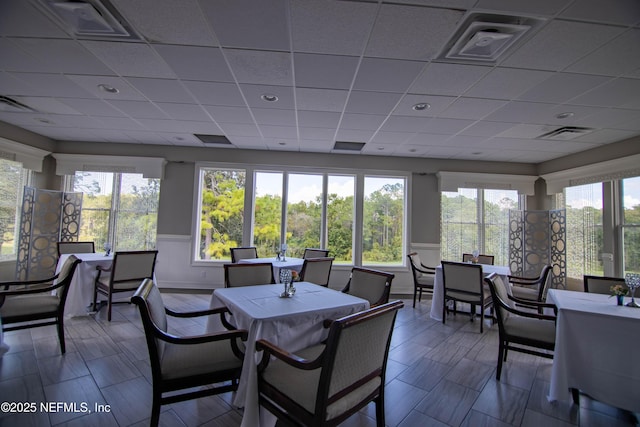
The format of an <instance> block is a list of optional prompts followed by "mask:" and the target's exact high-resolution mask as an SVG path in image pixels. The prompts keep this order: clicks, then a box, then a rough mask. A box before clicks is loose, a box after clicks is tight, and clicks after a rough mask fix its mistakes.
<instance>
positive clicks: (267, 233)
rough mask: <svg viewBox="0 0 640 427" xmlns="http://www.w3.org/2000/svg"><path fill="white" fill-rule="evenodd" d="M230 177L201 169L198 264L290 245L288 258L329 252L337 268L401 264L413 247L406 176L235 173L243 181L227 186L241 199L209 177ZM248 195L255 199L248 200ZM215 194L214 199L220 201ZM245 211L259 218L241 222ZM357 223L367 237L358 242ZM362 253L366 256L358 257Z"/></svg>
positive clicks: (271, 251)
mask: <svg viewBox="0 0 640 427" xmlns="http://www.w3.org/2000/svg"><path fill="white" fill-rule="evenodd" d="M224 171H227V172H229V170H227V169H224V168H215V167H206V166H203V167H201V168H200V169H199V176H200V178H199V187H198V188H199V192H200V193H201V196H200V202H199V206H198V208H197V210H198V212H201V219H200V221H198V229H197V231H196V233H197V235H198V236H199V238H200V241H199V244H198V248H199V254H198V255H196V260H197V261H203V260H228V259H230V255H229V249H230V248H232V247H235V246H247V245H252V246H256V247H257V249H258V255H259V256H261V257H268V256H274V255H275V252H276V251H277V250H278V249H279V248H280V245H281V244H282V243H286V244H287V254H289V255H290V256H294V257H301V256H302V254H303V251H304V249H305V248H308V247H314V248H323V247H324V248H327V249H329V251H330V254H331V256H333V257H335V261H334V263H336V264H340V263H342V264H359V263H362V264H368V265H389V264H391V265H393V264H395V265H402V263H403V249H404V248H405V246H406V243H405V242H406V237H405V234H406V232H405V229H406V227H405V220H406V180H407V178H406V177H383V176H374V175H369V174H368V175H366V176H364V175H362V176H356V175H348V174H339V173H332V172H320V171H314V172H297V171H280V170H252V168H250V167H247V168H242V169H240V168H239V169H237V170H234V171H232V172H233V173H234V174H235V176H242V177H243V178H242V179H241V180H237V179H236V180H232V181H233V183H232V184H229V183H228V185H227V186H226V187H225V188H227V189H228V191H230V192H231V193H233V194H235V196H231V193H229V194H228V195H227V196H222V194H223V192H222V190H221V189H220V182H218V181H215V180H211V179H210V178H207V177H209V176H212V175H214V176H215V175H222V174H223V172H224ZM243 174H246V175H247V176H250V177H252V178H253V179H252V180H251V181H250V182H253V185H252V186H250V185H246V182H245V179H244V176H245V175H243ZM249 174H251V175H249ZM358 180H361V185H360V188H363V191H362V194H360V195H359V197H360V198H361V200H362V206H363V212H362V213H361V214H360V215H358V214H357V213H356V199H357V195H356V188H357V182H358ZM214 188H217V190H214ZM245 191H246V192H249V193H250V194H246V195H245ZM236 192H237V193H236ZM208 193H212V194H213V193H215V195H216V197H217V198H216V197H214V196H211V197H209V196H207V194H208ZM232 199H233V202H231V200H232ZM243 201H244V204H243ZM223 202H224V203H223ZM247 203H250V207H249V208H248V207H247ZM246 212H251V213H252V221H251V223H248V222H247V221H242V218H243V216H242V215H243V214H245V213H246ZM211 213H213V215H212V214H211ZM234 218H235V219H237V221H235V223H234V224H235V225H236V227H237V229H236V230H235V232H234V234H233V236H235V237H233V238H231V236H232V234H231V233H229V232H228V227H227V226H226V223H227V222H230V221H232V219H234ZM356 224H358V226H359V227H360V229H361V230H362V238H361V241H359V242H356V233H355V230H356V228H355V227H356ZM213 230H216V231H217V230H225V232H214V231H213ZM243 236H244V238H242V237H243ZM356 245H359V246H356ZM355 247H359V248H361V250H360V251H354V248H355ZM214 248H221V250H214ZM356 253H359V254H362V255H361V259H356V257H357V255H356Z"/></svg>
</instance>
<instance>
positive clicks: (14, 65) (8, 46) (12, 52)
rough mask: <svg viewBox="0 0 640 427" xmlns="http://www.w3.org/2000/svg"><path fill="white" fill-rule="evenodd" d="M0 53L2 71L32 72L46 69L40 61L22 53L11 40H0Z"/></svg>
mask: <svg viewBox="0 0 640 427" xmlns="http://www.w3.org/2000/svg"><path fill="white" fill-rule="evenodd" d="M0 52H2V64H1V65H0V67H1V68H2V69H3V70H7V71H32V70H43V69H46V66H45V65H44V64H43V63H42V61H41V60H40V59H38V58H37V57H34V56H33V55H29V54H27V53H26V52H24V51H23V50H22V49H20V48H19V47H18V46H17V45H16V43H15V42H14V41H12V40H11V39H0Z"/></svg>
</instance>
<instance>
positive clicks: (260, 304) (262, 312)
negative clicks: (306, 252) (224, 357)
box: [207, 282, 369, 427]
mask: <svg viewBox="0 0 640 427" xmlns="http://www.w3.org/2000/svg"><path fill="white" fill-rule="evenodd" d="M295 287H296V294H295V295H294V296H293V298H280V296H279V295H280V293H281V292H282V291H283V286H282V285H260V286H243V287H237V288H222V289H216V290H215V291H214V293H213V295H212V296H211V307H219V306H221V305H224V306H226V307H228V308H229V310H230V311H231V312H232V313H233V321H234V322H235V324H236V325H237V327H238V328H241V329H246V330H248V331H249V338H248V339H247V343H246V353H245V359H244V365H243V367H242V375H241V377H240V384H239V386H238V391H237V393H236V396H235V398H234V404H235V405H237V406H238V407H244V415H243V418H242V426H244V427H256V426H258V425H260V426H263V427H265V426H267V425H273V424H275V418H274V417H273V416H271V415H270V414H269V413H268V412H267V411H266V410H263V411H260V407H259V405H258V372H257V362H258V361H259V359H260V357H259V356H260V355H257V354H255V343H256V341H257V340H259V339H262V338H264V339H266V340H268V341H270V342H272V343H274V344H275V345H277V346H279V347H282V348H284V349H285V350H287V351H291V352H295V351H298V350H301V349H303V348H306V347H309V346H311V345H313V344H317V343H319V342H321V341H322V340H323V339H325V338H326V337H327V334H328V330H327V329H325V328H324V327H323V326H322V323H323V321H324V320H325V319H338V318H340V317H343V316H346V315H349V314H353V313H357V312H359V311H362V310H366V309H367V308H369V302H368V301H367V300H364V299H361V298H358V297H354V296H352V295H349V294H344V293H342V292H338V291H335V290H332V289H329V288H325V287H323V286H318V285H314V284H313V283H308V282H296V283H295ZM218 321H219V318H218V317H217V316H210V318H209V323H208V324H207V331H214V330H218V328H219V326H218ZM261 412H262V413H261Z"/></svg>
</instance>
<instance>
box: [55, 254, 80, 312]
mask: <svg viewBox="0 0 640 427" xmlns="http://www.w3.org/2000/svg"><path fill="white" fill-rule="evenodd" d="M81 262H82V261H81V260H79V259H78V258H76V257H75V256H74V255H69V258H67V259H66V260H65V262H64V264H62V268H60V271H59V272H58V277H57V278H56V279H55V280H54V281H53V284H54V285H59V287H58V288H57V289H56V291H55V294H56V295H57V297H58V300H59V301H60V306H61V307H62V308H63V309H64V304H65V301H66V300H67V294H68V293H69V286H70V285H71V280H72V279H73V275H74V274H75V272H76V268H77V267H78V264H80V263H81Z"/></svg>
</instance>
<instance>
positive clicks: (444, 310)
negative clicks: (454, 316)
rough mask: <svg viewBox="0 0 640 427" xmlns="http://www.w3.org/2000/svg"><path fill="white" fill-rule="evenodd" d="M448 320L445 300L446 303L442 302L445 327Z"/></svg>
mask: <svg viewBox="0 0 640 427" xmlns="http://www.w3.org/2000/svg"><path fill="white" fill-rule="evenodd" d="M446 319H447V299H446V298H445V299H444V301H443V302H442V324H443V325H444V324H445V323H447V322H445V320H446Z"/></svg>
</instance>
